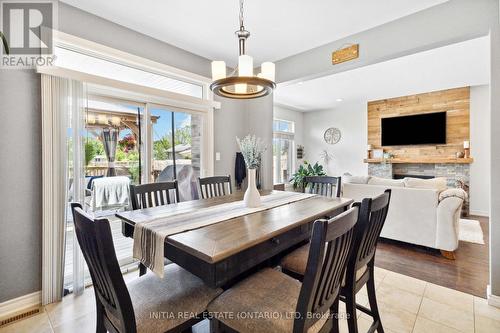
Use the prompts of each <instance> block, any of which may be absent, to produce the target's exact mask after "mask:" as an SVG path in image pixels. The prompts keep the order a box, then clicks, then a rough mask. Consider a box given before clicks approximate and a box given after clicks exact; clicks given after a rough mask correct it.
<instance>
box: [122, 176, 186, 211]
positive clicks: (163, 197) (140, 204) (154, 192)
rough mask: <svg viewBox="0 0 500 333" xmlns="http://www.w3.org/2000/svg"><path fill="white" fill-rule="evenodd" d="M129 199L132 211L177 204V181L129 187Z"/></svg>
mask: <svg viewBox="0 0 500 333" xmlns="http://www.w3.org/2000/svg"><path fill="white" fill-rule="evenodd" d="M172 192H173V193H172ZM130 199H131V202H132V209H133V210H136V209H142V208H150V207H157V206H163V205H169V204H172V203H177V202H179V201H180V199H179V185H178V183H177V180H174V181H170V182H159V183H149V184H142V185H130Z"/></svg>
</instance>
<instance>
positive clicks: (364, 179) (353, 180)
mask: <svg viewBox="0 0 500 333" xmlns="http://www.w3.org/2000/svg"><path fill="white" fill-rule="evenodd" d="M369 180H370V176H352V175H348V174H344V175H343V176H342V182H343V183H350V184H368V181H369Z"/></svg>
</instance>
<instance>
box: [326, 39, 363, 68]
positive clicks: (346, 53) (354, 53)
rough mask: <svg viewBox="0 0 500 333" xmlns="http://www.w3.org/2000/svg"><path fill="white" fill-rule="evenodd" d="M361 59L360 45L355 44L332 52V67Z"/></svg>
mask: <svg viewBox="0 0 500 333" xmlns="http://www.w3.org/2000/svg"><path fill="white" fill-rule="evenodd" d="M358 57H359V44H353V45H351V46H348V47H344V48H343V49H340V50H337V51H334V52H332V65H337V64H340V63H343V62H346V61H349V60H353V59H356V58H358Z"/></svg>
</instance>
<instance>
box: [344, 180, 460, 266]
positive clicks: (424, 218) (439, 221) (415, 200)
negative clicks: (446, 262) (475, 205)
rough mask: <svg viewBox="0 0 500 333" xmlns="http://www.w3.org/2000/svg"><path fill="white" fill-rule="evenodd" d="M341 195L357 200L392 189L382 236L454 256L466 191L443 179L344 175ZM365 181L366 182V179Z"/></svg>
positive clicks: (450, 257) (450, 256)
mask: <svg viewBox="0 0 500 333" xmlns="http://www.w3.org/2000/svg"><path fill="white" fill-rule="evenodd" d="M343 178H344V179H345V178H347V179H346V181H347V182H344V185H343V196H345V197H348V198H352V199H354V200H356V201H360V200H362V199H363V198H367V197H374V196H377V195H379V194H381V193H383V192H384V191H385V190H386V189H391V190H392V196H391V203H390V206H389V212H388V215H387V220H386V222H385V225H384V228H383V230H382V234H381V236H382V237H384V238H388V239H393V240H397V241H401V242H406V243H410V244H416V245H422V246H426V247H430V248H434V249H438V250H441V253H442V254H443V255H444V256H445V257H447V258H449V259H453V258H454V253H453V251H455V250H456V249H457V248H458V243H459V242H458V233H459V221H460V214H461V209H462V204H463V202H464V200H465V199H466V193H465V191H463V190H461V189H447V188H446V179H444V181H443V179H437V178H436V179H434V180H420V179H419V180H417V179H415V178H412V179H402V180H393V179H384V178H378V177H357V179H355V180H354V181H353V180H352V178H356V177H351V179H349V178H350V177H343ZM365 180H366V182H365Z"/></svg>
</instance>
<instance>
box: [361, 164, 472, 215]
mask: <svg viewBox="0 0 500 333" xmlns="http://www.w3.org/2000/svg"><path fill="white" fill-rule="evenodd" d="M368 174H369V175H370V176H375V177H381V178H389V179H396V178H404V177H418V178H434V177H446V179H447V180H448V187H449V188H456V187H461V188H463V189H464V190H465V191H466V192H467V195H469V181H470V165H469V164H466V163H390V161H387V162H385V163H384V162H380V163H369V164H368ZM462 215H464V216H467V215H469V199H468V200H467V201H466V202H464V205H463V207H462Z"/></svg>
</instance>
